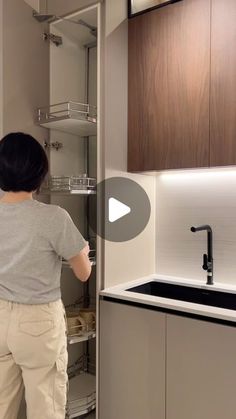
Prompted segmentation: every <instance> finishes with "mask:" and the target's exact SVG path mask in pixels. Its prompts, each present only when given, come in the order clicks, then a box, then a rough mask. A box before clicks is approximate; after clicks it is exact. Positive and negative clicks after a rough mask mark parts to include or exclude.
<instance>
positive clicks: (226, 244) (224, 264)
mask: <svg viewBox="0 0 236 419" xmlns="http://www.w3.org/2000/svg"><path fill="white" fill-rule="evenodd" d="M156 180H157V182H156V188H157V191H156V271H157V273H161V274H166V275H174V276H179V277H184V278H193V279H199V280H202V279H205V278H206V272H204V271H203V269H202V267H201V265H202V255H203V253H204V252H206V249H207V237H206V232H198V233H192V232H191V231H190V227H191V226H192V225H194V226H198V225H201V224H210V225H211V227H212V229H213V257H214V279H215V282H217V281H218V282H224V283H230V284H236V169H235V170H233V169H218V170H216V169H210V170H196V171H193V172H191V171H185V172H178V171H176V172H166V173H164V174H158V175H156Z"/></svg>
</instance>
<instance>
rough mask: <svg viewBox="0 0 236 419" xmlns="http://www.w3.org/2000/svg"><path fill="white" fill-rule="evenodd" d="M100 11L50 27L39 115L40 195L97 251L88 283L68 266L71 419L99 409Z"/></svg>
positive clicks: (82, 13) (63, 281) (77, 15)
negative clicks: (94, 207)
mask: <svg viewBox="0 0 236 419" xmlns="http://www.w3.org/2000/svg"><path fill="white" fill-rule="evenodd" d="M99 10H100V9H99V6H94V7H90V8H88V9H86V10H84V11H80V12H77V13H73V15H70V16H66V17H65V18H63V19H55V20H54V21H52V22H51V23H50V24H49V28H48V29H49V30H48V32H45V35H44V37H45V41H47V42H49V43H50V49H49V51H50V58H49V61H50V66H49V67H50V70H49V71H50V95H49V101H50V105H49V106H44V105H45V104H39V109H38V114H37V117H36V118H37V123H38V124H39V125H41V126H44V127H45V128H47V129H48V130H49V138H50V140H49V141H45V144H44V145H45V148H46V149H48V152H49V157H50V175H49V177H48V179H47V181H46V182H45V185H44V188H43V189H42V191H41V193H42V195H43V194H44V195H47V196H48V200H49V203H51V204H56V205H60V206H61V207H63V208H65V209H66V210H67V211H68V212H69V213H70V215H71V217H72V219H73V221H74V222H75V224H76V225H77V226H78V228H79V230H80V231H81V233H82V234H83V236H84V237H85V239H86V240H88V242H89V244H90V249H91V252H90V255H89V256H90V259H91V264H92V274H91V277H90V279H89V281H88V282H87V283H85V284H83V283H81V282H80V281H78V280H77V279H76V278H75V277H74V274H73V271H72V270H71V269H70V267H69V265H68V264H67V263H66V261H63V268H62V276H61V286H62V300H63V302H64V305H65V307H66V313H67V323H68V352H69V366H68V375H69V391H68V404H67V417H68V418H78V417H86V418H95V408H96V306H97V298H96V296H97V289H98V286H97V266H96V265H97V237H96V232H94V231H93V230H92V228H91V227H90V220H89V218H90V216H91V215H90V214H92V213H93V214H94V211H91V209H90V207H91V202H90V199H91V196H93V199H95V200H96V182H97V150H98V145H97V138H98V135H97V133H98V107H97V74H98V64H97V62H98V59H97V57H98V52H97V51H98V35H99V28H98V22H99ZM41 105H42V107H41ZM93 204H94V202H93ZM93 216H94V215H93ZM93 224H94V223H93Z"/></svg>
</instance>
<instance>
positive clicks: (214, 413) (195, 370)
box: [166, 315, 236, 419]
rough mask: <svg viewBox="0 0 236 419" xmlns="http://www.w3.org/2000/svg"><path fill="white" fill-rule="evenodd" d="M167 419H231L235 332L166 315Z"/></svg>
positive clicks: (234, 412) (235, 406) (235, 407)
mask: <svg viewBox="0 0 236 419" xmlns="http://www.w3.org/2000/svg"><path fill="white" fill-rule="evenodd" d="M166 357H167V376H166V384H167V407H166V408H167V412H166V418H167V419H223V418H224V419H235V417H236V397H235V394H236V393H235V392H236V329H235V328H233V327H228V326H224V325H218V324H213V323H208V322H204V321H200V320H193V319H187V318H181V317H177V316H171V315H168V316H167V352H166Z"/></svg>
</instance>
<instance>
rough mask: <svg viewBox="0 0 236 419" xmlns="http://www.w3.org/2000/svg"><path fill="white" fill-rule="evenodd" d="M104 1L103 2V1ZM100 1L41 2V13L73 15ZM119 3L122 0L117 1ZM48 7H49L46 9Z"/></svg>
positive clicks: (60, 0)
mask: <svg viewBox="0 0 236 419" xmlns="http://www.w3.org/2000/svg"><path fill="white" fill-rule="evenodd" d="M101 1H103V0H101ZM101 1H99V0H97V1H96V0H66V1H65V0H48V1H46V0H41V11H42V12H44V11H45V10H47V11H48V13H52V14H56V15H58V16H61V15H65V14H68V13H73V12H75V11H77V10H79V9H84V8H85V7H88V6H91V5H93V4H96V3H100V2H101ZM117 1H118V2H119V1H120V0H117ZM46 6H47V7H46Z"/></svg>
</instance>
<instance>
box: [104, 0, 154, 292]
mask: <svg viewBox="0 0 236 419" xmlns="http://www.w3.org/2000/svg"><path fill="white" fill-rule="evenodd" d="M104 17H105V28H104V29H105V34H104V39H103V52H104V60H103V62H102V72H103V74H104V86H103V88H102V91H103V93H104V109H103V116H104V117H105V120H104V121H103V123H104V133H103V136H102V137H103V138H102V140H103V145H104V177H105V178H109V177H112V176H125V177H127V178H130V179H132V180H134V181H136V182H138V183H139V184H140V185H141V186H142V187H143V188H144V189H145V190H146V192H147V194H148V196H149V198H150V201H151V204H152V207H153V208H154V205H155V179H154V177H149V176H144V175H135V174H134V175H131V174H130V173H127V96H128V21H127V0H119V1H117V0H107V1H106V7H105V8H104ZM154 212H155V211H153V212H152V215H151V218H150V221H149V224H148V225H147V227H146V229H145V230H144V231H143V232H142V233H141V234H140V235H139V236H138V237H136V238H134V239H133V240H130V241H128V242H123V243H112V242H108V241H106V242H105V261H104V284H103V285H104V287H108V286H113V285H115V284H118V283H121V282H125V281H128V280H132V279H135V278H138V277H140V276H143V275H147V274H150V273H153V272H154V270H155V245H154V243H155V218H154V215H155V214H154Z"/></svg>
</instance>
